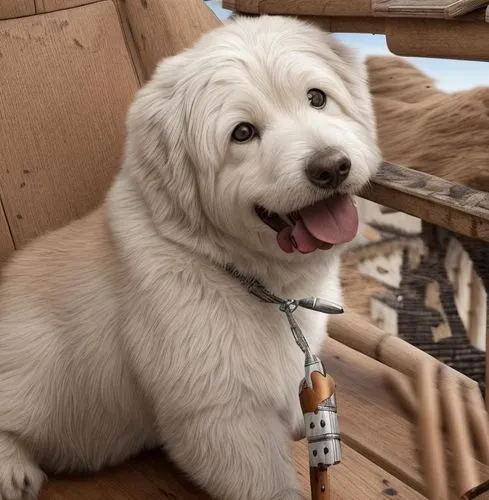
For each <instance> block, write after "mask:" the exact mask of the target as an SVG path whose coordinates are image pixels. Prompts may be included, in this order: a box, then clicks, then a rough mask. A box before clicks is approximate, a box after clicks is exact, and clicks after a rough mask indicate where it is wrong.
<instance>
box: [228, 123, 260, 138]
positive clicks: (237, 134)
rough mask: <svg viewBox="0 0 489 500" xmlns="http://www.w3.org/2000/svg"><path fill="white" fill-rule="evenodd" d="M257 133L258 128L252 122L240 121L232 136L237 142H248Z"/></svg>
mask: <svg viewBox="0 0 489 500" xmlns="http://www.w3.org/2000/svg"><path fill="white" fill-rule="evenodd" d="M255 135H256V128H255V127H253V125H251V123H245V122H243V123H240V124H239V125H237V126H236V128H235V129H234V130H233V135H232V138H233V140H234V141H236V142H248V141H251V139H253V137H255Z"/></svg>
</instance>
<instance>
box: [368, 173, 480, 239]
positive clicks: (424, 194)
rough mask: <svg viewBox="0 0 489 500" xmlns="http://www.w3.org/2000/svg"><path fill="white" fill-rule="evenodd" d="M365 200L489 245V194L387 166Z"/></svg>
mask: <svg viewBox="0 0 489 500" xmlns="http://www.w3.org/2000/svg"><path fill="white" fill-rule="evenodd" d="M361 196H362V197H363V198H366V199H368V200H371V201H374V202H376V203H379V204H381V205H385V206H387V207H391V208H395V209H396V210H400V211H402V212H405V213H407V214H410V215H413V216H415V217H419V218H420V219H423V220H425V221H426V222H429V223H431V224H436V225H437V226H441V227H444V228H446V229H449V230H451V231H454V232H456V233H459V234H462V235H464V236H470V237H472V238H476V239H480V240H484V241H489V193H486V192H482V191H477V190H475V189H472V188H470V187H467V186H462V185H460V184H455V183H453V182H450V181H446V180H444V179H441V178H439V177H435V176H433V175H429V174H425V173H423V172H418V171H416V170H412V169H409V168H404V167H399V166H396V165H392V164H390V163H384V164H383V165H382V167H381V168H380V170H379V172H378V174H377V176H376V177H375V179H374V180H373V181H372V184H371V185H370V186H369V187H368V188H366V189H365V190H364V191H363V192H362V193H361Z"/></svg>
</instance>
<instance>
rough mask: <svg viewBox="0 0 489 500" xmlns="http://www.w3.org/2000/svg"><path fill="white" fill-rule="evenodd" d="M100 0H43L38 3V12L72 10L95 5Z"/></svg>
mask: <svg viewBox="0 0 489 500" xmlns="http://www.w3.org/2000/svg"><path fill="white" fill-rule="evenodd" d="M98 1H100V0H42V1H41V2H38V3H37V7H36V11H37V13H38V14H39V13H41V12H54V11H56V10H61V9H72V8H73V7H80V6H81V5H87V4H89V3H95V2H98Z"/></svg>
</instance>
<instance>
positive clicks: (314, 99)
mask: <svg viewBox="0 0 489 500" xmlns="http://www.w3.org/2000/svg"><path fill="white" fill-rule="evenodd" d="M307 98H308V99H309V104H310V105H311V106H312V107H313V108H317V109H323V108H324V106H326V94H325V93H324V92H323V91H322V90H319V89H311V90H309V92H308V93H307Z"/></svg>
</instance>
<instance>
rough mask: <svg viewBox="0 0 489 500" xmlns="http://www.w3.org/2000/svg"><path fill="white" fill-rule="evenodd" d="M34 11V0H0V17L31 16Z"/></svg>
mask: <svg viewBox="0 0 489 500" xmlns="http://www.w3.org/2000/svg"><path fill="white" fill-rule="evenodd" d="M35 13H36V6H35V3H34V0H0V19H9V18H12V17H21V16H32V14H35Z"/></svg>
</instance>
